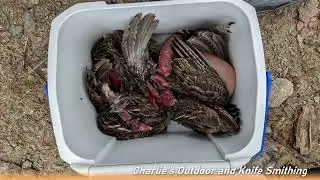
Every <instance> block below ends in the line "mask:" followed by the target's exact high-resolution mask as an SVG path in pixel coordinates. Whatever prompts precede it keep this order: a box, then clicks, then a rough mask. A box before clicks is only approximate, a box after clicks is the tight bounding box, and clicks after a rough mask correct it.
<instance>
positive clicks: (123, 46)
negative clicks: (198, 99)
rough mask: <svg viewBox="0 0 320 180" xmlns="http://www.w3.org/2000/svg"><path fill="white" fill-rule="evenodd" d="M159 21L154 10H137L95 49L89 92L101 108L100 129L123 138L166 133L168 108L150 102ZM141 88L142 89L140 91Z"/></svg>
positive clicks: (88, 84)
mask: <svg viewBox="0 0 320 180" xmlns="http://www.w3.org/2000/svg"><path fill="white" fill-rule="evenodd" d="M157 25H158V20H157V19H155V15H154V14H151V13H150V14H147V15H145V16H144V17H142V14H141V13H138V14H136V15H135V16H134V17H133V18H132V20H131V21H130V24H129V27H127V28H125V30H124V31H115V32H113V33H112V34H110V35H107V36H105V37H104V38H103V39H101V40H100V41H98V42H97V44H96V45H95V47H94V48H93V50H92V59H93V64H94V65H93V68H92V69H91V70H89V71H88V73H87V75H88V81H87V87H88V93H89V96H90V99H91V101H92V102H93V104H95V106H98V107H96V109H97V111H98V121H97V124H98V127H99V129H100V131H102V132H103V133H105V134H108V135H110V136H114V137H116V138H117V139H119V140H126V139H132V138H140V137H147V136H151V135H154V134H158V133H162V132H164V131H165V130H166V127H167V116H166V111H163V110H161V109H159V107H157V106H154V104H152V103H150V101H149V99H148V97H147V96H148V93H149V89H148V88H149V87H148V85H147V82H148V80H149V78H150V76H151V74H153V73H154V72H155V70H156V63H155V62H154V61H153V60H152V59H151V58H152V56H156V55H155V54H156V52H155V51H157V50H156V49H157V46H156V45H155V42H154V41H152V40H151V35H152V34H153V32H154V30H155V29H156V27H157ZM139 90H140V91H139Z"/></svg>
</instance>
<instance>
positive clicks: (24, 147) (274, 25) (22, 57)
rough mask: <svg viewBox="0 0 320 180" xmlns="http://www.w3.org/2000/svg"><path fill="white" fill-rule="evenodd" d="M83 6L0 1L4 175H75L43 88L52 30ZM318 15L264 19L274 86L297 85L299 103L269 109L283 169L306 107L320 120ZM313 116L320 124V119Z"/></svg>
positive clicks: (291, 12)
mask: <svg viewBox="0 0 320 180" xmlns="http://www.w3.org/2000/svg"><path fill="white" fill-rule="evenodd" d="M84 1H86V0H56V1H52V0H0V58H1V60H0V101H1V103H0V174H1V173H2V174H3V173H4V174H7V173H32V174H34V173H36V174H38V173H40V174H54V173H57V174H62V173H65V174H69V173H74V172H72V170H71V169H70V168H69V166H68V164H66V163H64V162H63V161H62V160H61V159H60V158H59V155H58V152H57V147H56V145H55V139H54V135H53V131H52V125H51V120H50V116H49V108H48V99H47V97H46V96H45V92H44V86H45V82H46V78H47V76H46V72H47V49H48V38H49V30H50V23H51V21H52V19H53V18H54V17H56V16H57V15H58V14H59V13H61V12H62V11H63V10H65V9H67V8H68V7H70V6H72V5H73V4H75V3H78V2H84ZM87 1H88V0H87ZM319 8H320V3H319V0H310V1H308V2H307V3H302V4H297V5H293V6H290V7H286V8H282V9H280V10H278V11H276V12H267V13H261V14H259V20H260V25H261V32H262V37H263V43H264V48H265V57H266V64H267V68H268V70H270V71H272V73H273V77H274V78H278V77H281V78H286V79H288V80H290V81H291V82H293V84H294V93H293V95H292V96H290V97H289V98H288V100H287V101H285V102H284V103H283V104H282V105H281V106H280V107H277V108H271V109H270V117H269V124H268V126H269V128H268V140H267V147H266V149H268V148H269V149H270V148H271V147H273V146H277V148H275V149H278V151H274V153H276V155H274V156H273V157H275V158H276V159H277V160H276V161H277V162H278V160H279V159H281V158H282V157H283V155H284V153H287V152H289V150H286V149H290V150H291V149H293V148H292V147H294V144H295V126H296V121H297V119H298V117H299V115H300V114H301V109H302V107H303V106H305V105H307V104H308V105H312V106H314V108H315V112H320V111H319V110H320V103H319V101H320V20H319V19H320V14H319V13H320V10H319ZM314 115H315V116H316V117H317V119H320V113H317V114H316V113H314ZM319 134H320V133H319ZM270 143H271V144H270ZM280 146H281V148H282V149H284V150H282V151H280V150H279V149H281V148H279V147H280ZM271 149H272V148H271ZM319 151H320V147H319V143H317V144H316V145H315V146H313V147H312V150H311V151H310V153H309V154H308V155H306V156H303V157H301V158H300V161H301V159H304V158H307V160H306V159H305V160H304V163H305V164H306V166H303V167H316V166H318V165H319V164H317V162H320V155H319V154H320V153H319ZM294 153H297V152H294ZM294 153H293V154H294ZM269 156H270V154H269ZM266 157H267V158H266ZM286 157H287V156H286ZM294 157H296V156H295V155H294ZM283 159H284V158H282V159H281V160H282V161H283ZM287 159H288V157H287ZM289 159H290V157H289ZM298 159H299V158H298ZM291 160H292V159H291ZM262 161H263V163H264V164H268V162H265V161H270V157H268V155H267V154H264V155H263V156H262V157H261V158H260V159H259V160H257V161H254V162H252V163H253V164H259V163H260V164H261V162H262ZM277 162H275V163H277Z"/></svg>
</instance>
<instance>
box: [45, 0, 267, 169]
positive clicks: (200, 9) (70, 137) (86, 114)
mask: <svg viewBox="0 0 320 180" xmlns="http://www.w3.org/2000/svg"><path fill="white" fill-rule="evenodd" d="M138 12H143V13H148V12H152V13H155V14H156V15H157V18H158V19H159V20H160V24H159V27H158V29H157V30H156V33H158V34H166V33H171V32H174V31H176V30H177V29H179V28H194V27H199V26H206V25H209V24H216V23H223V22H229V21H234V22H235V24H234V25H233V26H232V28H231V31H232V33H231V35H230V43H229V47H230V53H231V58H232V62H233V65H234V67H235V70H236V73H237V88H236V91H235V96H234V98H233V101H234V103H235V104H237V105H238V106H239V107H240V109H241V119H242V124H241V127H242V129H241V131H240V133H239V134H238V135H236V136H230V137H219V138H217V137H212V136H209V137H208V138H205V137H201V136H199V135H197V134H195V133H193V132H191V131H190V130H188V129H186V128H183V127H181V126H178V125H176V124H175V123H172V125H171V126H170V127H169V133H168V134H166V135H159V136H154V137H150V138H144V139H136V140H130V141H116V140H115V139H114V138H113V137H108V136H106V135H104V134H102V133H101V132H100V131H99V130H98V128H97V126H96V112H95V110H94V107H93V105H92V104H91V102H90V101H89V99H88V96H87V93H86V90H85V86H84V78H85V69H86V67H90V65H91V64H90V62H91V60H90V51H91V48H92V46H93V44H94V43H95V41H96V40H97V39H98V38H100V37H101V36H102V35H103V34H104V33H109V32H112V31H113V30H116V29H123V28H124V26H125V25H127V24H128V23H129V21H130V18H131V17H132V16H134V15H135V14H136V13H138ZM265 72H266V71H265V62H264V53H263V47H262V41H261V36H260V31H259V24H258V20H257V16H256V12H255V9H254V8H253V7H251V6H250V5H248V4H247V3H245V2H243V1H234V0H198V1H193V0H179V1H160V2H145V3H135V4H117V5H106V4H105V3H104V2H92V3H83V4H77V5H75V6H73V7H71V8H70V9H68V10H66V11H65V12H64V13H62V14H61V15H59V16H58V17H57V18H56V19H55V20H54V21H53V23H52V28H51V34H50V42H49V63H48V91H49V103H50V111H51V118H52V124H53V128H54V134H55V138H56V142H57V145H58V149H59V153H60V156H61V158H62V159H63V160H64V161H66V162H68V163H69V164H72V166H71V167H72V168H73V169H75V170H76V171H78V172H79V173H81V174H95V173H93V172H96V173H99V174H100V173H110V172H111V171H113V170H114V171H116V170H117V172H130V171H131V170H132V169H131V170H130V169H128V168H132V167H136V166H139V164H148V166H153V167H156V164H159V163H161V164H164V165H165V164H175V165H176V166H179V165H185V163H188V164H189V165H192V163H194V165H199V164H201V163H203V164H207V165H208V164H209V165H210V166H211V167H215V168H219V167H221V166H222V165H221V164H224V165H227V166H229V167H230V166H233V165H232V163H229V161H230V162H232V161H234V162H235V163H233V164H237V166H241V165H244V164H245V163H246V162H247V161H249V159H250V158H251V157H252V156H253V155H255V154H256V153H257V152H258V151H259V150H260V147H261V142H262V135H263V127H264V115H265V101H266V77H265ZM239 162H241V163H239ZM180 163H182V164H180ZM87 165H88V166H87ZM112 169H113V170H112ZM89 171H90V172H89Z"/></svg>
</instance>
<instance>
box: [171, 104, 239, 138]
mask: <svg viewBox="0 0 320 180" xmlns="http://www.w3.org/2000/svg"><path fill="white" fill-rule="evenodd" d="M173 114H174V117H173V120H174V121H176V122H178V123H179V124H181V125H183V126H185V127H187V128H190V129H192V130H194V131H196V132H199V133H203V134H218V133H227V134H235V133H237V132H238V131H239V122H238V121H237V120H235V119H234V118H233V117H232V115H231V114H230V113H228V112H227V111H226V110H225V109H224V108H221V107H220V106H215V105H213V106H211V107H209V106H207V105H205V104H204V103H202V102H198V101H196V100H190V99H179V100H178V102H177V104H176V105H175V106H174V108H173Z"/></svg>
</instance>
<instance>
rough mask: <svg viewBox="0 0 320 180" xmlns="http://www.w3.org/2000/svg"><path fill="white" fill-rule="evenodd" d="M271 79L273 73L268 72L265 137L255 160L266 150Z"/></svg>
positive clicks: (254, 157) (263, 136)
mask: <svg viewBox="0 0 320 180" xmlns="http://www.w3.org/2000/svg"><path fill="white" fill-rule="evenodd" d="M271 79H272V73H271V72H270V71H267V72H266V81H267V82H266V83H267V87H266V88H267V91H266V113H265V120H264V128H263V135H262V143H261V148H260V151H259V152H258V153H257V154H256V155H254V156H253V159H257V158H259V157H260V156H261V155H262V153H263V150H264V147H265V141H266V136H267V126H268V117H269V97H270V91H271Z"/></svg>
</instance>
